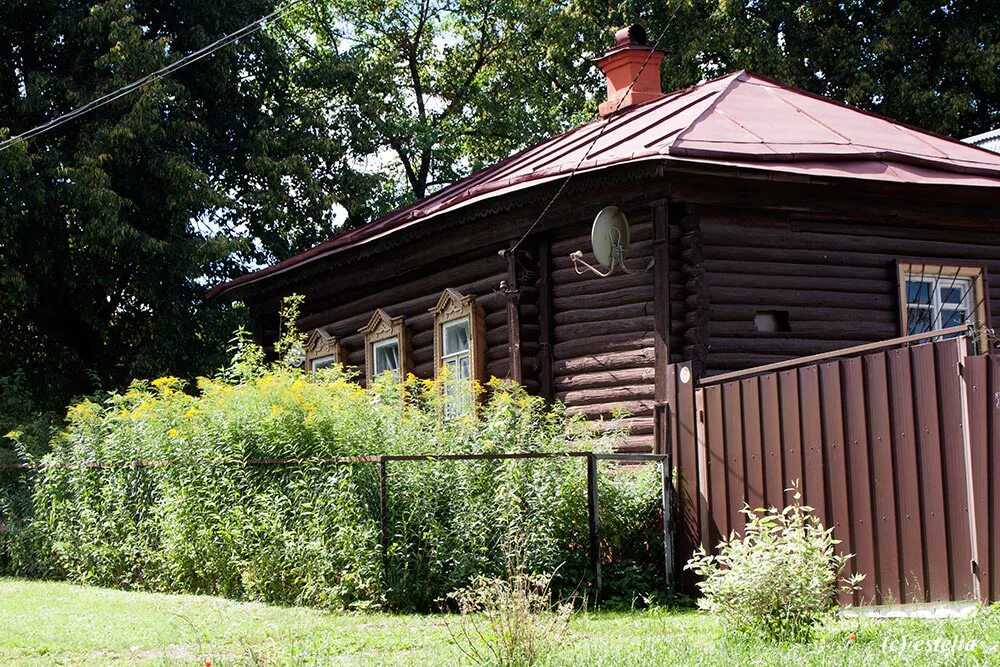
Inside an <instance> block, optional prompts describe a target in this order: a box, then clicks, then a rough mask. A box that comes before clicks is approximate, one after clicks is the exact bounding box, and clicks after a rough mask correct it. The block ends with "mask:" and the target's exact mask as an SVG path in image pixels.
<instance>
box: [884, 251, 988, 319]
mask: <svg viewBox="0 0 1000 667" xmlns="http://www.w3.org/2000/svg"><path fill="white" fill-rule="evenodd" d="M898 268H899V290H900V306H901V307H900V317H901V322H900V324H901V329H902V333H903V334H904V335H914V334H921V333H929V332H932V331H937V330H938V329H947V328H950V327H955V326H961V325H969V326H971V327H972V328H973V329H974V330H976V331H977V333H981V332H984V331H985V329H986V327H987V326H988V323H987V304H986V285H985V273H986V272H985V270H984V269H983V268H982V267H977V266H963V265H949V264H942V263H930V262H900V263H899V264H898Z"/></svg>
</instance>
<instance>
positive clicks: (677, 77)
mask: <svg viewBox="0 0 1000 667" xmlns="http://www.w3.org/2000/svg"><path fill="white" fill-rule="evenodd" d="M596 4H597V7H598V8H599V9H598V10H597V12H599V11H602V10H601V9H600V8H601V7H602V6H606V5H602V3H596ZM668 4H669V6H670V7H672V9H664V6H663V4H662V3H659V2H655V3H654V2H643V3H637V4H636V5H635V6H632V5H629V8H630V9H629V11H632V12H636V13H634V14H633V16H636V17H637V18H640V19H641V20H644V21H645V22H646V23H647V25H648V28H649V32H650V34H651V35H657V34H659V33H660V31H661V30H662V28H663V26H664V25H665V24H666V22H667V19H668V17H669V16H670V14H671V12H675V11H676V12H677V14H676V16H675V17H674V20H673V21H672V22H671V23H670V26H669V29H668V31H667V34H666V36H665V39H664V42H663V44H664V45H665V46H666V48H667V50H668V51H669V52H670V55H669V56H668V57H667V59H666V61H665V62H664V65H663V72H664V78H665V84H669V85H670V87H683V86H687V85H690V84H691V83H694V82H695V81H697V80H698V79H699V78H703V77H712V76H717V75H720V74H724V73H726V72H731V71H734V70H738V69H750V70H753V71H756V72H757V73H759V74H764V75H768V76H772V77H774V78H777V79H780V80H781V81H784V82H786V83H788V84H791V85H793V86H797V87H800V88H804V89H805V90H808V91H811V92H814V93H817V94H819V95H825V96H828V97H832V98H833V99H836V100H840V101H842V102H846V103H848V104H850V105H852V106H855V107H858V108H860V109H863V110H866V111H872V112H875V113H879V114H882V115H884V116H888V117H890V118H893V119H896V120H900V121H903V122H905V123H909V124H912V125H916V126H918V127H922V128H925V129H928V130H932V131H935V132H939V133H941V134H946V135H950V136H954V137H965V136H969V135H972V134H977V133H980V132H985V131H987V130H990V129H993V128H996V127H998V126H1000V21H998V20H997V19H996V9H997V8H996V3H995V2H984V1H983V0H963V1H962V2H957V1H945V2H941V1H940V0H938V1H934V0H894V1H892V2H882V1H881V0H879V1H875V0H848V1H846V2H844V1H841V0H836V1H833V0H818V1H814V0H810V1H809V2H805V1H804V0H799V1H789V0H715V1H712V2H691V1H683V2H676V1H675V0H671V2H670V3H668ZM597 12H594V11H591V13H590V14H589V15H591V16H593V15H594V14H595V13H597ZM622 14H628V11H626V10H624V9H623V10H622Z"/></svg>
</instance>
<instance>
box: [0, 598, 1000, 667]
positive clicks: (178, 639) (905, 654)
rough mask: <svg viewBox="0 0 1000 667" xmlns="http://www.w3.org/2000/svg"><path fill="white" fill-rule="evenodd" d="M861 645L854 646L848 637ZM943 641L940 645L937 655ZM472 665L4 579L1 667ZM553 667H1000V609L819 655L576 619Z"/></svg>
mask: <svg viewBox="0 0 1000 667" xmlns="http://www.w3.org/2000/svg"><path fill="white" fill-rule="evenodd" d="M851 633H854V636H855V641H853V642H852V641H850V640H849V637H850V635H851ZM935 642H936V643H935ZM208 659H210V660H211V661H212V664H213V666H219V665H257V664H266V665H285V664H288V665H292V664H294V665H304V664H344V665H355V664H362V665H369V664H371V665H385V664H390V665H421V666H422V667H428V666H430V665H439V664H455V663H459V662H461V654H460V653H459V651H458V649H457V647H456V646H455V645H454V644H453V643H452V641H451V638H450V634H449V632H448V629H447V627H446V626H445V624H444V622H443V620H442V617H440V616H420V615H388V614H330V613H326V612H322V611H316V610H311V609H292V608H282V607H268V606H265V605H261V604H253V603H241V602H234V601H231V600H224V599H219V598H211V597H198V596H190V595H159V594H150V593H124V592H120V591H113V590H106V589H99V588H88V587H83V586H73V585H70V584H64V583H49V582H28V581H21V580H15V579H0V664H4V665H7V664H18V665H54V664H55V665H109V664H129V665H132V664H147V665H158V664H177V665H204V664H205V661H206V660H208ZM550 664H552V665H574V666H576V665H595V666H596V665H601V666H603V665H726V666H727V667H736V666H742V665H800V664H810V665H846V664H851V665H852V667H855V666H857V665H885V664H888V665H912V664H928V665H939V664H946V665H981V664H987V665H1000V608H998V607H994V608H992V609H991V610H988V611H985V612H982V613H980V614H978V615H976V616H974V617H972V618H969V619H962V620H934V621H930V620H882V621H875V620H850V621H848V620H844V621H837V622H831V624H830V625H829V626H827V627H825V628H824V630H823V632H822V633H821V636H820V638H819V639H818V641H816V642H814V643H813V644H811V645H808V646H785V647H782V646H756V645H747V644H737V645H733V644H729V643H726V642H724V641H722V640H720V639H719V638H718V630H717V627H716V625H715V623H714V621H713V620H712V619H711V618H707V617H705V616H703V615H701V614H698V613H697V612H694V611H690V610H683V611H668V610H654V611H650V612H633V613H605V612H602V613H589V614H579V615H577V616H576V617H575V618H574V620H573V622H572V623H571V625H570V630H569V634H568V636H567V637H566V638H565V639H564V640H563V643H562V645H561V647H560V648H559V650H558V651H557V653H556V654H555V655H554V656H553V657H552V658H551V660H550Z"/></svg>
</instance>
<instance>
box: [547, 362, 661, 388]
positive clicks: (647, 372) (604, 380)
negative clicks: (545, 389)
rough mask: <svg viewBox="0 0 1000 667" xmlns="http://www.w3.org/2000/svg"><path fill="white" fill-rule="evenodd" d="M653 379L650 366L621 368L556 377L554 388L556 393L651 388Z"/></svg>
mask: <svg viewBox="0 0 1000 667" xmlns="http://www.w3.org/2000/svg"><path fill="white" fill-rule="evenodd" d="M655 377H656V372H655V369H654V368H653V367H652V366H649V367H646V368H622V369H618V370H613V371H594V372H591V373H578V374H574V375H557V376H556V378H555V381H556V383H555V386H556V391H569V390H572V389H596V388H600V387H621V386H638V385H650V386H652V385H653V383H654V380H655Z"/></svg>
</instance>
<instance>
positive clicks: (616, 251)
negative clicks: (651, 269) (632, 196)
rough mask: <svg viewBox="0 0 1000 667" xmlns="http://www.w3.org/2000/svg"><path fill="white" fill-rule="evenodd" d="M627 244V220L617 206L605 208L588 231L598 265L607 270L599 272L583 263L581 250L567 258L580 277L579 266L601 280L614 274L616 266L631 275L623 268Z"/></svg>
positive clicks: (581, 272)
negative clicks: (571, 261)
mask: <svg viewBox="0 0 1000 667" xmlns="http://www.w3.org/2000/svg"><path fill="white" fill-rule="evenodd" d="M628 242H629V235H628V218H626V217H625V214H624V213H622V212H621V209H620V208H618V207H617V206H606V207H604V208H602V209H601V212H600V213H598V214H597V217H596V218H594V226H593V228H592V229H591V230H590V245H591V247H592V248H593V250H594V256H595V257H596V258H597V261H598V263H599V264H600V265H601V266H605V267H607V269H608V270H607V271H601V270H600V269H598V268H597V267H594V266H591V265H590V264H587V263H586V262H585V261H583V251H582V250H577V251H576V252H574V253H572V254H571V255H570V256H569V258H570V259H571V260H573V268H574V269H576V272H577V273H579V274H580V275H583V271H581V270H580V265H581V264H582V265H583V266H584V267H585V268H586V269H588V270H589V271H592V272H593V273H596V274H597V275H599V276H601V277H602V278H607V277H608V276H610V275H611V274H612V273H614V272H615V267H616V266H617V267H620V268H621V270H622V271H624V272H625V273H633V272H632V271H629V270H628V267H627V266H625V251H627V250H628Z"/></svg>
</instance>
